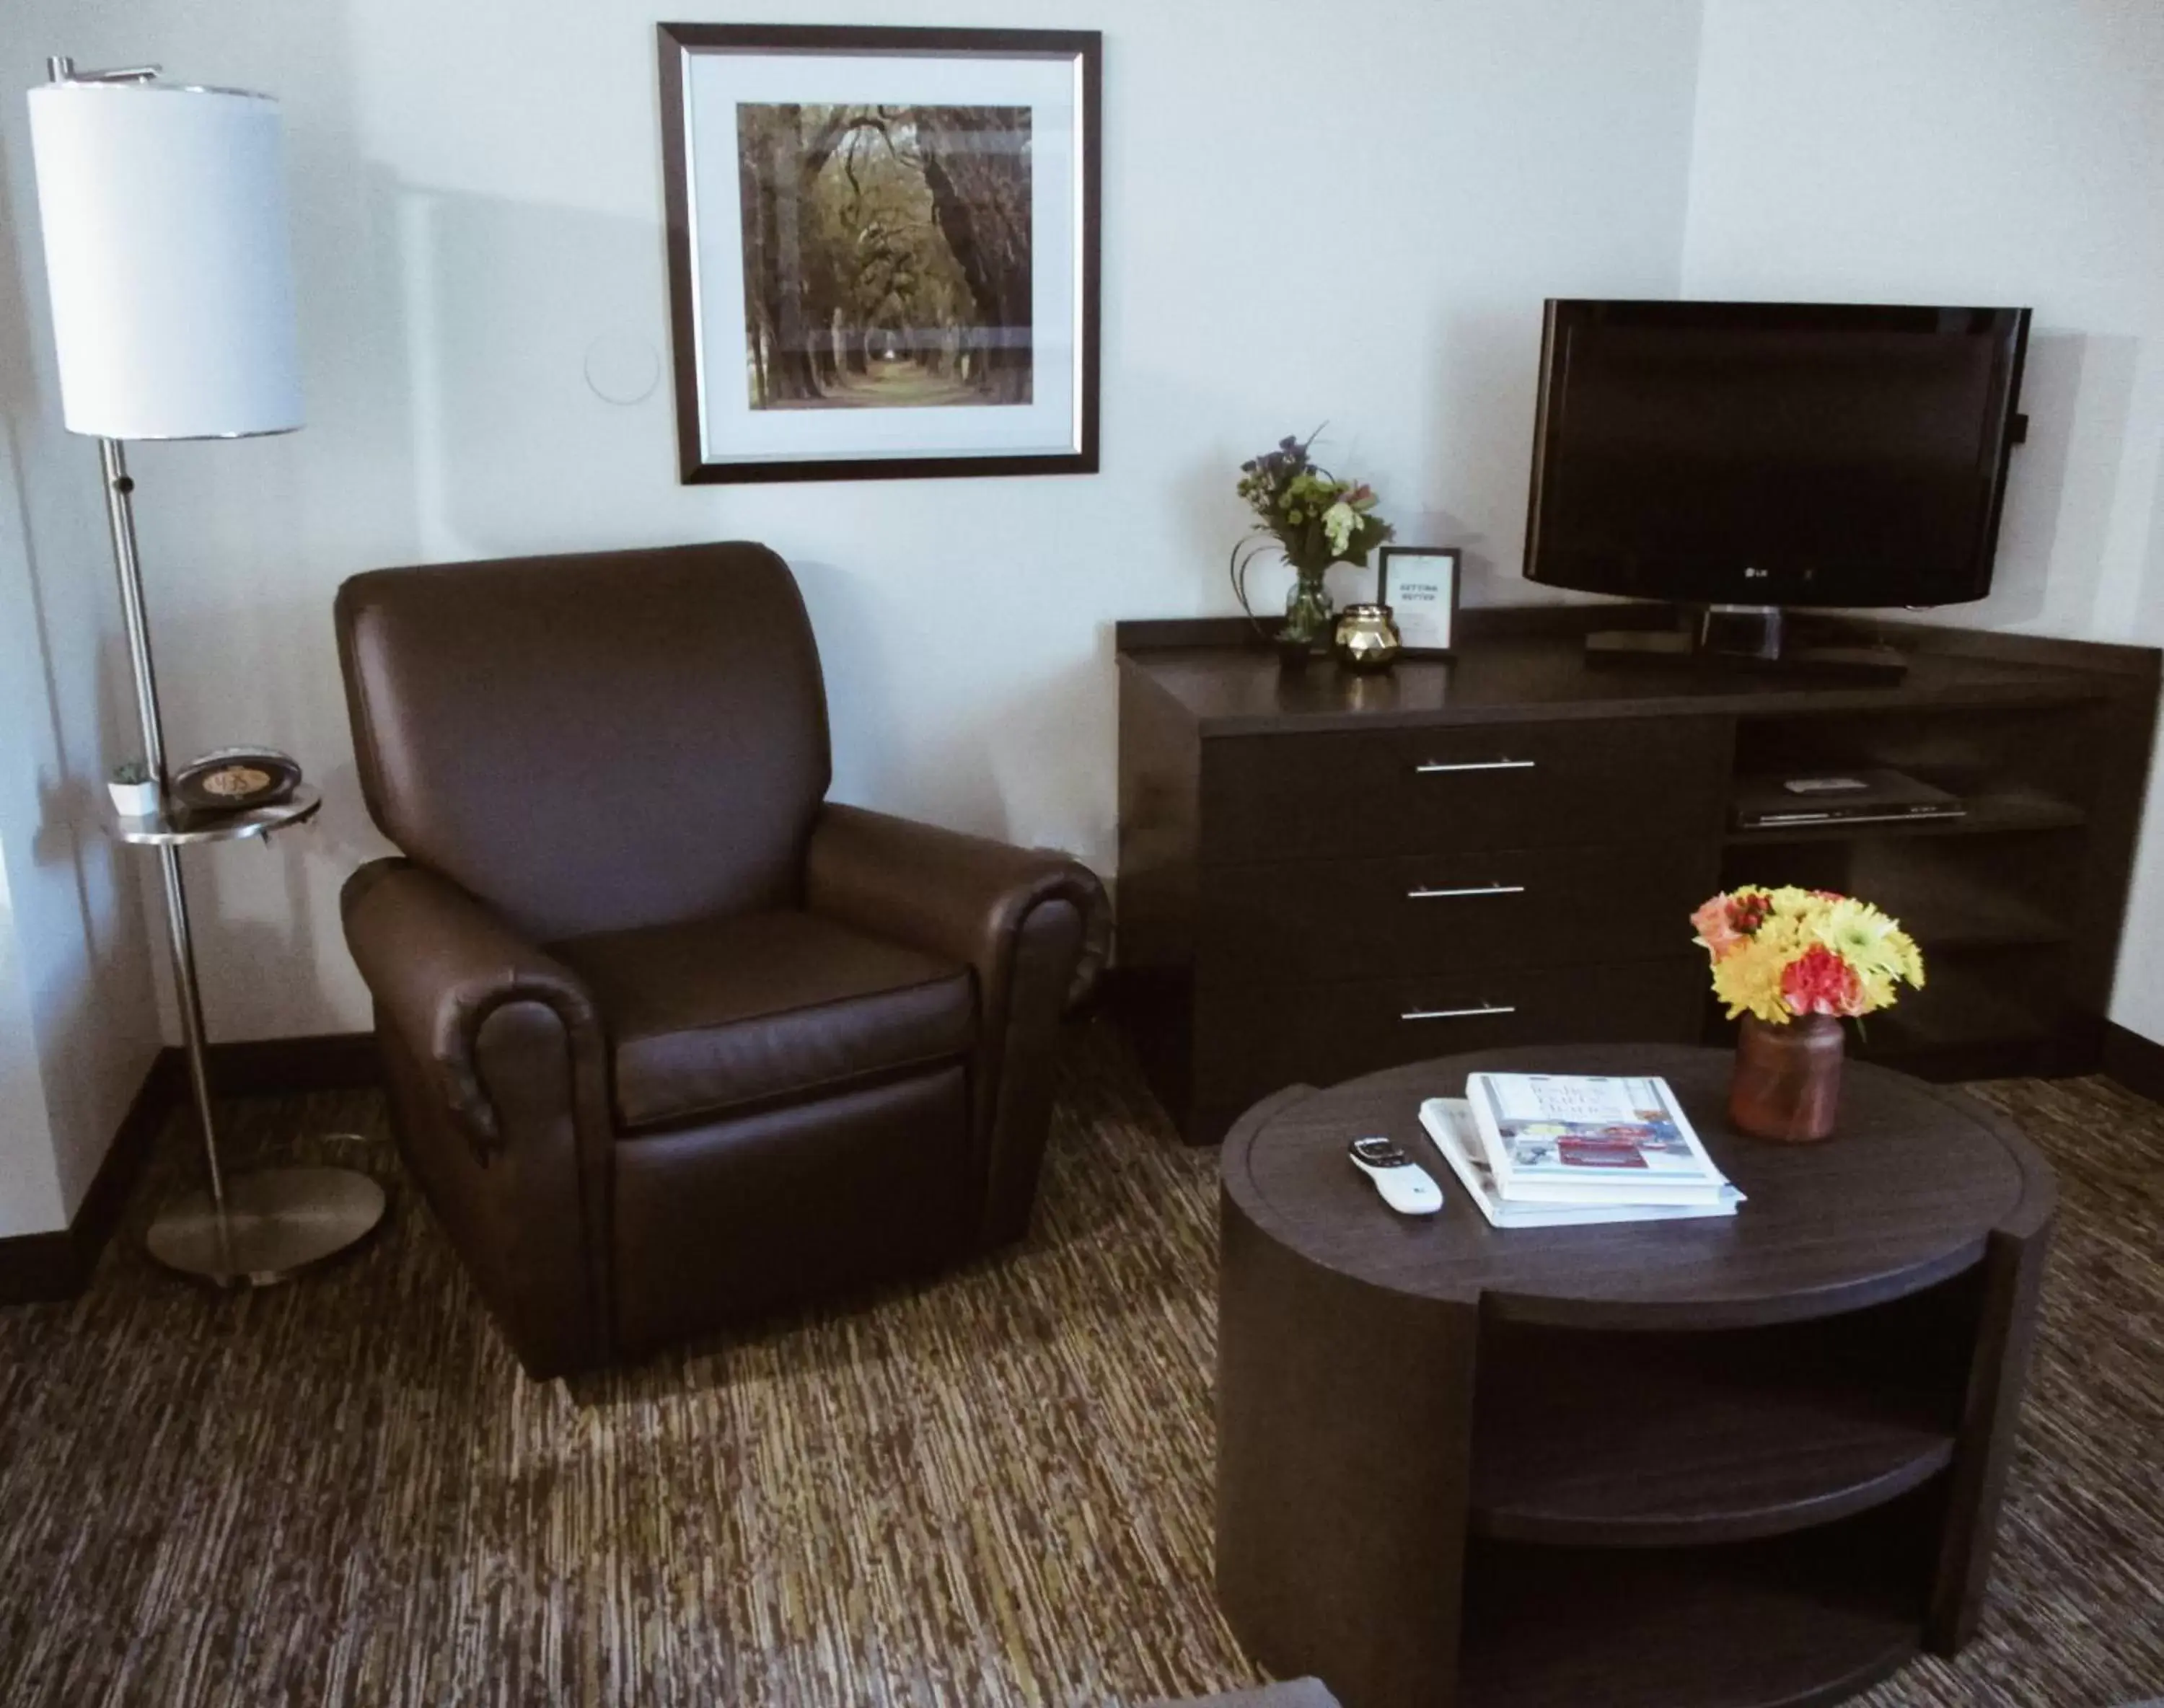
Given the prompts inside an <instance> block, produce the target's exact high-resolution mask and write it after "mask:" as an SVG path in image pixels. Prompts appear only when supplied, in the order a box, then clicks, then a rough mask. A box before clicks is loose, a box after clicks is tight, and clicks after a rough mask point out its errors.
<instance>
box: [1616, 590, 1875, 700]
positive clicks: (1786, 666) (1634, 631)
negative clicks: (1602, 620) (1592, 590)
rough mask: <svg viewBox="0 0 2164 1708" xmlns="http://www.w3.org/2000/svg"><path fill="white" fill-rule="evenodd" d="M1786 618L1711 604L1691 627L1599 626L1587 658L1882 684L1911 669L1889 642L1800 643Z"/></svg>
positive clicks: (1778, 612) (1776, 611)
mask: <svg viewBox="0 0 2164 1708" xmlns="http://www.w3.org/2000/svg"><path fill="white" fill-rule="evenodd" d="M1787 619H1788V613H1787V612H1784V611H1783V610H1782V609H1781V608H1780V607H1778V606H1757V605H1714V606H1709V607H1705V608H1704V609H1703V610H1701V611H1699V612H1698V613H1697V618H1696V621H1695V622H1694V623H1693V624H1692V626H1691V627H1689V628H1606V629H1596V630H1594V632H1593V633H1590V634H1589V635H1587V636H1586V638H1585V661H1586V663H1587V664H1589V665H1633V664H1663V663H1673V662H1674V661H1675V660H1678V659H1694V660H1703V661H1704V662H1705V663H1707V664H1709V665H1720V666H1726V667H1731V668H1737V669H1742V670H1777V671H1781V672H1783V673H1786V672H1790V671H1794V672H1798V673H1809V674H1810V675H1817V676H1845V677H1848V678H1850V679H1851V680H1856V681H1878V682H1898V681H1901V679H1902V678H1903V677H1904V676H1905V675H1908V673H1909V660H1908V658H1907V655H1906V654H1902V653H1899V652H1896V651H1895V650H1894V649H1893V648H1892V647H1889V646H1813V645H1803V644H1797V643H1795V642H1794V641H1792V640H1791V639H1789V637H1788V620H1787Z"/></svg>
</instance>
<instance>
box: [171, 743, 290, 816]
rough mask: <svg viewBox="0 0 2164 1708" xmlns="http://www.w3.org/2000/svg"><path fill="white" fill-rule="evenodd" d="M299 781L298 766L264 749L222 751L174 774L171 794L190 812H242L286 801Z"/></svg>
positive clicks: (206, 756)
mask: <svg viewBox="0 0 2164 1708" xmlns="http://www.w3.org/2000/svg"><path fill="white" fill-rule="evenodd" d="M300 780H301V767H300V765H299V763H298V762H297V760H296V759H294V758H293V757H292V754H282V753H280V752H279V751H278V750H277V749H275V748H267V747H224V748H219V749H218V750H217V751H215V752H214V753H207V754H203V755H202V757H201V758H200V759H191V760H189V761H188V763H187V764H186V765H183V766H181V769H180V770H177V771H176V772H175V773H174V774H173V781H172V793H173V796H174V798H175V799H176V800H177V801H179V802H180V804H181V806H182V807H186V809H187V810H188V811H190V812H247V811H248V810H249V808H250V807H275V806H276V805H277V804H278V803H279V802H280V801H284V800H286V799H287V798H289V797H290V796H292V792H293V791H294V789H295V788H296V787H297V786H298V785H299V783H300Z"/></svg>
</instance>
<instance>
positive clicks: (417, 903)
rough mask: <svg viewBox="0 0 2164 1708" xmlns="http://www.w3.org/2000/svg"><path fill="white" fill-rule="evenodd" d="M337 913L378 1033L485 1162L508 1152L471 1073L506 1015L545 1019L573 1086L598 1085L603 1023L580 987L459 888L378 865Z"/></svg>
mask: <svg viewBox="0 0 2164 1708" xmlns="http://www.w3.org/2000/svg"><path fill="white" fill-rule="evenodd" d="M339 908H340V911H341V912H342V913H343V914H344V922H345V934H346V943H347V944H348V946H349V948H350V949H351V950H352V952H353V958H354V960H355V964H358V965H359V967H360V975H361V977H362V979H363V980H365V981H366V983H367V985H368V988H369V990H370V993H371V994H372V995H373V996H374V997H375V999H376V1007H377V1009H378V1010H379V1011H380V1012H381V1015H382V1017H383V1021H384V1023H385V1024H386V1025H387V1026H388V1027H391V1029H392V1030H394V1031H395V1032H396V1033H397V1035H398V1038H399V1039H400V1041H401V1043H403V1044H404V1046H405V1048H406V1049H407V1052H408V1054H411V1055H412V1057H413V1058H414V1059H415V1060H417V1061H419V1062H423V1063H425V1064H428V1068H429V1069H431V1070H432V1071H433V1073H434V1075H435V1076H436V1079H437V1080H438V1083H439V1087H440V1089H441V1090H442V1093H443V1096H444V1101H445V1103H446V1104H447V1105H448V1106H449V1110H450V1112H451V1114H452V1115H453V1116H454V1118H455V1119H456V1120H457V1121H458V1122H459V1123H460V1126H461V1127H463V1128H464V1129H465V1133H467V1135H468V1138H469V1139H470V1142H471V1143H472V1144H473V1146H474V1148H475V1152H476V1154H477V1155H478V1156H479V1158H480V1159H481V1160H483V1161H486V1159H487V1156H488V1155H489V1154H490V1153H491V1152H492V1151H494V1150H496V1149H497V1148H500V1147H501V1145H502V1141H503V1130H502V1121H501V1120H500V1118H499V1117H498V1113H497V1110H496V1105H495V1103H494V1101H492V1100H491V1096H490V1094H489V1090H488V1087H487V1085H486V1081H485V1080H484V1079H483V1076H482V1075H481V1069H480V1067H479V1065H478V1064H479V1061H480V1059H481V1029H482V1027H483V1026H484V1025H486V1022H487V1021H488V1019H489V1017H491V1015H493V1014H494V1013H495V1012H496V1011H497V1010H499V1009H501V1008H502V1007H503V1006H505V1005H507V1004H508V1003H513V1002H537V1003H539V1004H541V1005H542V1006H544V1007H546V1008H548V1009H549V1010H550V1011H551V1012H553V1013H554V1015H555V1017H556V1018H557V1020H558V1022H559V1023H560V1024H561V1025H562V1027H563V1029H564V1034H565V1040H566V1043H567V1044H568V1046H569V1050H570V1059H571V1063H572V1067H573V1071H574V1075H575V1076H576V1077H579V1078H583V1079H585V1080H586V1082H587V1083H588V1084H591V1085H598V1084H599V1083H601V1080H600V1076H601V1074H602V1073H603V1071H604V1060H605V1056H604V1050H603V1045H602V1038H601V1021H600V1017H599V1016H598V1014H597V1013H596V1010H595V1007H594V1001H593V997H592V996H591V993H590V992H589V991H587V989H586V985H585V984H584V983H583V982H582V981H581V980H580V978H579V976H578V975H576V974H575V973H574V972H573V971H572V970H570V968H569V967H567V966H565V964H563V963H562V962H561V961H559V960H558V959H555V958H554V956H553V955H549V954H545V953H544V951H543V950H541V949H539V948H538V947H536V946H535V945H534V944H532V943H528V942H527V941H525V939H524V938H521V937H520V936H519V935H518V934H517V933H516V932H514V931H513V930H512V928H511V927H510V926H509V925H508V924H507V922H505V921H503V920H502V919H501V918H499V917H497V916H496V914H495V913H493V912H491V911H490V910H489V909H488V908H487V907H485V906H484V905H483V904H482V903H481V902H480V901H476V900H475V899H474V898H473V897H472V896H469V895H468V894H467V893H466V892H465V891H463V890H461V889H460V888H459V887H458V886H456V885H454V884H453V883H451V882H450V881H449V880H447V879H444V878H441V877H439V876H438V875H436V874H435V873H433V872H431V871H428V870H426V869H425V868H423V867H421V866H417V865H412V863H411V862H409V861H406V860H400V859H387V860H377V861H375V862H372V863H371V864H370V865H365V866H363V867H362V868H361V869H360V870H359V871H357V872H355V874H354V875H353V876H352V877H351V878H350V879H349V880H347V883H346V886H345V890H344V894H343V895H342V896H340V897H339Z"/></svg>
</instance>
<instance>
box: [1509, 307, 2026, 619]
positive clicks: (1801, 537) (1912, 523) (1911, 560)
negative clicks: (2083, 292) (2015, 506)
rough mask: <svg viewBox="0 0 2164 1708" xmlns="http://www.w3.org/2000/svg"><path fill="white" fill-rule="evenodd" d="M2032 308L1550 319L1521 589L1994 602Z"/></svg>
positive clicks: (1678, 310)
mask: <svg viewBox="0 0 2164 1708" xmlns="http://www.w3.org/2000/svg"><path fill="white" fill-rule="evenodd" d="M2028 336H2029V311H2028V310H2027V309H2025V308H1919V307H1877V306H1869V305H1863V304H1846V303H1838V304H1828V303H1792V302H1584V301H1552V302H1549V303H1548V305H1547V323H1546V330H1545V333H1544V334H1543V337H1542V354H1541V388H1540V409H1539V417H1538V423H1537V425H1536V429H1535V433H1534V451H1533V479H1532V502H1531V520H1530V523H1529V524H1528V526H1527V528H1526V575H1528V576H1530V577H1531V579H1532V580H1534V581H1544V582H1547V583H1549V584H1550V585H1552V586H1558V587H1572V588H1576V589H1578V590H1579V591H1585V592H1594V593H1620V594H1629V595H1634V596H1638V597H1641V598H1648V599H1663V600H1672V601H1674V602H1678V603H1681V604H1703V605H1709V606H1725V605H1748V606H1790V605H1815V606H1888V605H1950V604H1955V603H1958V602H1962V601H1963V600H1969V599H1981V598H1982V597H1983V596H1984V594H1985V593H1986V592H1987V591H1989V589H1990V586H1991V568H1992V558H1993V552H1994V551H1995V549H1996V548H1997V545H1998V539H1999V507H2000V502H2001V499H2002V497H2003V496H2004V491H2005V486H2006V467H2007V457H2008V453H2009V449H2010V447H2011V446H2012V445H2013V444H2014V442H2015V441H2016V439H2018V438H2019V437H2020V426H2021V418H2020V416H2019V415H2018V414H2017V413H2016V407H2017V403H2018V400H2019V397H2020V386H2021V363H2022V357H2023V355H2024V352H2025V349H2026V346H2027V342H2028Z"/></svg>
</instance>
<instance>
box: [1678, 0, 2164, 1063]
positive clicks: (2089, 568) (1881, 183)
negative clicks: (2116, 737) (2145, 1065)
mask: <svg viewBox="0 0 2164 1708" xmlns="http://www.w3.org/2000/svg"><path fill="white" fill-rule="evenodd" d="M1683 288H1684V290H1685V292H1687V293H1688V294H1689V295H1691V296H1694V297H1726V296H1734V297H1799V298H1804V299H1816V298H1830V299H1846V300H1849V301H1866V302H1871V301H1878V302H1984V303H2025V304H2028V305H2030V306H2031V307H2034V308H2035V327H2034V331H2033V334H2032V338H2031V342H2030V366H2029V372H2028V376H2027V379H2026V381H2025V385H2024V387H2023V402H2024V407H2025V409H2026V410H2027V411H2028V413H2029V414H2030V418H2031V423H2032V425H2031V438H2030V443H2029V444H2027V445H2026V446H2025V447H2024V448H2023V449H2020V450H2018V451H2016V452H2015V453H2014V475H2013V478H2012V481H2011V484H2010V486H2009V491H2008V497H2007V507H2006V514H2005V521H2004V532H2003V534H2002V538H2001V541H2000V546H1999V568H1998V573H1997V576H1996V580H1995V583H1994V586H1993V593H1992V596H1991V597H1990V598H1989V599H1988V601H1986V602H1983V604H1982V605H1980V606H1961V607H1951V608H1950V609H1949V610H1948V611H1947V612H1946V617H1947V618H1948V620H1951V621H1954V622H1960V623H1976V622H1982V623H1987V624H1989V625H1991V626H1994V627H2000V628H2016V629H2022V630H2028V631H2033V632H2035V633H2046V634H2059V635H2071V636H2074V637H2077V638H2081V639H2097V640H2116V641H2137V642H2140V643H2142V644H2147V645H2152V646H2153V645H2156V644H2164V4H2159V3H2157V0H1903V3H1901V4H1899V5H1892V6H1889V5H1886V4H1884V3H1883V0H1708V4H1707V7H1706V10H1705V22H1704V37H1703V42H1702V46H1701V50H1700V71H1699V92H1698V113H1697V124H1696V135H1695V139H1694V149H1693V165H1692V171H1691V192H1690V208H1689V219H1688V223H1687V227H1686V234H1685V241H1684V248H1683ZM2143 848H2144V851H2145V856H2144V858H2143V859H2142V861H2141V865H2140V871H2139V873H2138V875H2137V878H2136V886H2135V901H2134V909H2133V913H2132V917H2130V920H2129V922H2128V929H2127V933H2126V943H2127V945H2128V948H2127V953H2126V954H2125V957H2124V959H2123V960H2122V963H2121V967H2120V976H2119V989H2118V991H2117V993H2116V996H2115V997H2114V1002H2113V1005H2112V1017H2113V1018H2114V1019H2115V1020H2117V1021H2119V1022H2120V1023H2121V1024H2123V1025H2125V1026H2129V1027H2132V1028H2134V1029H2135V1031H2138V1032H2140V1033H2144V1034H2146V1036H2148V1037H2150V1038H2164V964H2160V963H2159V961H2158V960H2157V959H2156V956H2155V955H2154V954H2151V953H2148V952H2147V948H2148V946H2152V945H2154V944H2155V943H2156V942H2157V941H2158V939H2159V938H2160V936H2164V776H2160V777H2159V778H2157V779H2154V780H2152V782H2151V795H2150V814H2149V822H2148V826H2147V829H2146V833H2145V836H2144V838H2143Z"/></svg>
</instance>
